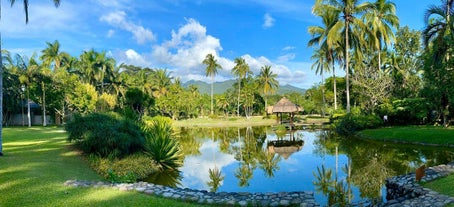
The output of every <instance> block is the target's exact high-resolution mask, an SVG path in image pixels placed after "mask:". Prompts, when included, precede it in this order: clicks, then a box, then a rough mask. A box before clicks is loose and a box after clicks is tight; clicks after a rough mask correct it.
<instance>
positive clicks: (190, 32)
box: [152, 19, 222, 81]
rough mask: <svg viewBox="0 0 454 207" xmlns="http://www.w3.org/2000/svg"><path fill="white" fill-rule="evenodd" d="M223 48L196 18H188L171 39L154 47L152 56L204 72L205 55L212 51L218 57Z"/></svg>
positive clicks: (195, 71)
mask: <svg viewBox="0 0 454 207" xmlns="http://www.w3.org/2000/svg"><path fill="white" fill-rule="evenodd" d="M221 50H222V47H221V43H220V41H219V39H217V38H215V37H213V36H211V35H207V34H206V28H205V27H204V26H202V25H201V24H200V23H199V22H197V21H196V20H194V19H188V20H187V22H186V24H185V25H183V26H182V27H180V28H179V29H178V31H172V39H171V40H168V41H165V42H163V43H162V44H160V45H155V46H154V47H153V51H152V56H153V58H154V59H155V60H156V61H157V62H158V63H161V64H164V65H169V66H172V67H175V68H179V69H180V70H184V71H187V72H190V73H195V74H203V73H204V71H203V70H202V68H203V64H202V61H203V59H204V58H205V56H206V55H207V54H209V53H211V54H213V55H215V57H216V58H217V54H218V52H219V51H221ZM181 75H183V74H181ZM186 75H187V74H186ZM182 79H183V78H182ZM183 81H184V80H183Z"/></svg>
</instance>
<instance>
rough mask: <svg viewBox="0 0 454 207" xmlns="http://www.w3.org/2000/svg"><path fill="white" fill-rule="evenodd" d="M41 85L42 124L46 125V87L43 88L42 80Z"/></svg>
mask: <svg viewBox="0 0 454 207" xmlns="http://www.w3.org/2000/svg"><path fill="white" fill-rule="evenodd" d="M41 84H42V87H43V126H47V118H46V89H45V88H44V81H42V82H41Z"/></svg>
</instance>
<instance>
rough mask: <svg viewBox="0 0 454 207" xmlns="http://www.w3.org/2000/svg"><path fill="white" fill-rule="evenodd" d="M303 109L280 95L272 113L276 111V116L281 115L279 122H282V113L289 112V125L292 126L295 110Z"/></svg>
mask: <svg viewBox="0 0 454 207" xmlns="http://www.w3.org/2000/svg"><path fill="white" fill-rule="evenodd" d="M302 110H303V109H302V108H301V107H300V106H298V105H296V104H294V103H292V102H291V101H290V100H288V99H287V98H286V97H282V99H281V100H279V101H278V102H277V103H276V104H275V105H274V106H273V113H277V115H278V117H279V114H280V115H281V118H280V119H281V120H280V124H282V119H283V118H282V113H290V127H292V126H293V117H294V113H295V112H299V111H302Z"/></svg>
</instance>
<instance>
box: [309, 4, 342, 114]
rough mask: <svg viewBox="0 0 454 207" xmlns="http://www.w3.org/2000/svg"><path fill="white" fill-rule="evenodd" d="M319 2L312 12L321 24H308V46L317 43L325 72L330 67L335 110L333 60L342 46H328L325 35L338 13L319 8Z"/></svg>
mask: <svg viewBox="0 0 454 207" xmlns="http://www.w3.org/2000/svg"><path fill="white" fill-rule="evenodd" d="M320 3H321V1H320V0H318V1H317V2H316V4H315V6H314V7H313V8H312V13H313V14H315V15H317V16H319V17H321V18H322V23H323V26H309V28H308V32H309V33H310V34H311V35H312V39H310V40H309V42H308V46H314V45H318V49H317V50H320V51H316V53H321V52H322V51H323V54H324V55H325V57H323V59H320V60H323V61H326V62H327V67H325V69H326V72H329V71H330V68H332V70H333V92H334V110H337V84H336V70H335V67H334V61H335V60H336V59H338V57H337V56H339V55H340V54H341V53H342V52H341V51H339V50H342V48H341V45H340V44H335V45H332V46H331V47H330V46H328V40H327V37H328V32H329V31H330V29H331V28H332V27H333V26H334V25H335V24H336V23H337V21H338V16H339V14H337V13H334V12H327V10H324V9H323V8H321V6H319V4H320ZM339 41H340V40H337V41H332V42H337V43H340V42H339ZM337 51H339V52H337ZM319 55H320V54H319ZM320 58H322V57H320ZM319 72H321V71H319ZM319 72H317V71H316V73H318V74H320V73H319ZM322 82H323V80H322Z"/></svg>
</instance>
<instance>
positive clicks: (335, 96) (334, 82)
mask: <svg viewBox="0 0 454 207" xmlns="http://www.w3.org/2000/svg"><path fill="white" fill-rule="evenodd" d="M332 65H333V89H334V110H337V86H336V68H335V67H334V59H333V62H332Z"/></svg>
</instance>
